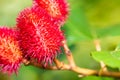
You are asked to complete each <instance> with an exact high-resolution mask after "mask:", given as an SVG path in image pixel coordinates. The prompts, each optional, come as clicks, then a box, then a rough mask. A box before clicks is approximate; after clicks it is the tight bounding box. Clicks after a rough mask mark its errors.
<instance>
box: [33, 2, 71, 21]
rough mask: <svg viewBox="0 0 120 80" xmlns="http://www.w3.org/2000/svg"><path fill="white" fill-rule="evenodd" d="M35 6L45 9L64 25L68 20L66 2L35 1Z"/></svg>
mask: <svg viewBox="0 0 120 80" xmlns="http://www.w3.org/2000/svg"><path fill="white" fill-rule="evenodd" d="M34 4H35V5H38V6H40V7H42V8H43V9H45V10H46V11H47V13H48V14H49V15H50V16H52V17H54V19H57V20H59V21H61V22H62V23H63V22H64V21H65V20H66V18H67V15H68V12H69V11H68V3H67V2H66V0H34Z"/></svg>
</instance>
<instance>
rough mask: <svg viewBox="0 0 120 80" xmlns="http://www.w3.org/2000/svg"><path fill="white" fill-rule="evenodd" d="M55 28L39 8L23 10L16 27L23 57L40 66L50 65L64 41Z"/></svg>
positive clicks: (52, 22) (55, 25) (60, 33)
mask: <svg viewBox="0 0 120 80" xmlns="http://www.w3.org/2000/svg"><path fill="white" fill-rule="evenodd" d="M57 26H58V24H56V23H55V21H54V20H52V19H51V17H50V16H49V15H48V14H47V13H46V11H45V10H44V9H43V8H41V7H36V6H33V7H32V8H27V9H25V10H23V11H22V12H21V13H20V14H19V16H18V18H17V27H18V28H19V30H20V47H21V48H22V51H23V53H24V56H25V57H31V58H35V59H37V60H38V61H39V62H40V63H41V64H48V63H50V64H51V63H52V61H53V58H55V57H56V56H57V55H58V53H59V51H60V46H61V45H62V43H61V42H62V40H63V39H64V36H63V33H62V32H61V30H60V29H59V27H57Z"/></svg>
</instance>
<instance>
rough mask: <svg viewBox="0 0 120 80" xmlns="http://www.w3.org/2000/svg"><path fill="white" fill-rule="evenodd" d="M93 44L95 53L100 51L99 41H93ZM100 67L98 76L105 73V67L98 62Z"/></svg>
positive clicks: (102, 63)
mask: <svg viewBox="0 0 120 80" xmlns="http://www.w3.org/2000/svg"><path fill="white" fill-rule="evenodd" d="M94 44H95V48H96V51H98V52H99V51H101V46H100V40H98V39H96V40H94ZM100 66H101V69H100V71H99V75H101V73H102V72H106V71H107V67H106V65H105V64H104V62H103V61H101V62H100Z"/></svg>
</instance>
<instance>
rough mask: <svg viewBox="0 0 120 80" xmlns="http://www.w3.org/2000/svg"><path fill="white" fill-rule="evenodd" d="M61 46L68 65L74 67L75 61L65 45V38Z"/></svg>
mask: <svg viewBox="0 0 120 80" xmlns="http://www.w3.org/2000/svg"><path fill="white" fill-rule="evenodd" d="M63 48H64V51H65V54H66V57H67V60H68V61H69V64H70V66H71V67H75V66H76V65H75V61H74V59H73V56H72V52H71V51H70V49H69V48H68V46H67V42H66V40H64V41H63Z"/></svg>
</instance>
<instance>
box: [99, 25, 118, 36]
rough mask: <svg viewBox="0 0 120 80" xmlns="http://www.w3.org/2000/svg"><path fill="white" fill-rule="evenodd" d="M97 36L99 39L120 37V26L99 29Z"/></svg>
mask: <svg viewBox="0 0 120 80" xmlns="http://www.w3.org/2000/svg"><path fill="white" fill-rule="evenodd" d="M97 34H98V36H99V37H105V36H119V35H120V24H118V25H114V26H111V27H107V28H103V29H99V30H98V31H97Z"/></svg>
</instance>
